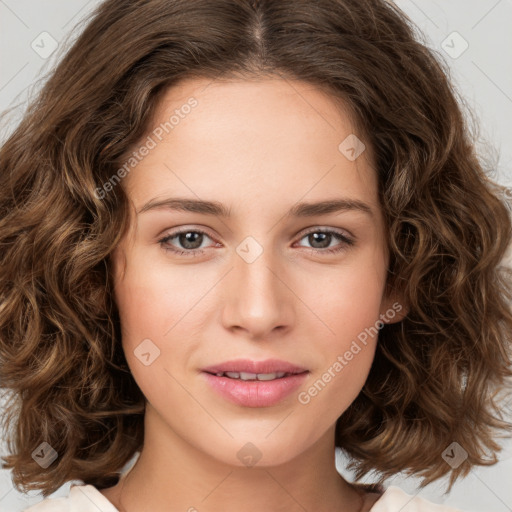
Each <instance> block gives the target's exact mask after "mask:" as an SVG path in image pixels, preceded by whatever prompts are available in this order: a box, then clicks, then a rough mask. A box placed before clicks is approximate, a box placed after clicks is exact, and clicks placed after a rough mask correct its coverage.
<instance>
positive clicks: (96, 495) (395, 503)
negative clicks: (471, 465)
mask: <svg viewBox="0 0 512 512" xmlns="http://www.w3.org/2000/svg"><path fill="white" fill-rule="evenodd" d="M397 510H400V512H462V511H461V510H460V509H456V508H452V507H448V506H446V505H437V504H435V503H432V502H430V501H427V500H425V499H424V498H421V497H419V496H411V495H410V494H407V493H405V492H404V491H402V489H400V488H399V487H395V486H394V485H391V486H389V487H388V488H387V489H386V490H385V491H384V493H383V494H382V496H381V497H380V498H379V499H378V500H377V501H376V502H375V503H374V505H373V507H372V508H371V510H370V512H397ZM24 512H119V510H117V508H115V507H114V505H112V503H110V501H109V500H107V498H106V497H105V496H103V494H101V493H100V491H99V490H98V489H96V487H94V486H93V485H76V484H73V485H71V487H70V490H69V496H67V497H60V498H46V499H44V500H42V501H40V502H39V503H36V504H35V505H32V506H31V507H29V508H26V509H25V510H24Z"/></svg>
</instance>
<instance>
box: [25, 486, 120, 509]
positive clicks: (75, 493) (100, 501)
mask: <svg viewBox="0 0 512 512" xmlns="http://www.w3.org/2000/svg"><path fill="white" fill-rule="evenodd" d="M23 512H119V511H118V510H117V509H116V508H115V507H114V505H112V503H110V501H108V500H107V498H105V496H103V494H101V493H100V491H99V490H98V489H96V487H94V486H93V485H72V486H71V488H70V490H69V494H68V496H65V497H59V498H46V499H44V500H42V501H40V502H39V503H36V504H35V505H32V506H30V507H28V508H26V509H25V510H24V511H23Z"/></svg>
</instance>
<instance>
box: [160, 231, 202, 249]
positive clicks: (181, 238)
mask: <svg viewBox="0 0 512 512" xmlns="http://www.w3.org/2000/svg"><path fill="white" fill-rule="evenodd" d="M205 236H206V237H207V238H210V236H209V235H208V234H207V233H206V232H205V231H201V230H199V229H182V230H180V231H175V232H174V233H171V234H170V235H167V236H165V237H164V238H161V239H160V240H158V243H159V244H160V245H161V246H162V248H163V249H164V250H165V251H170V252H173V253H175V254H178V255H180V256H199V255H200V254H203V253H204V251H203V249H201V248H200V247H201V245H202V242H203V240H204V237H205ZM175 238H176V239H177V242H178V243H179V244H181V245H182V247H183V248H184V249H186V250H184V251H183V250H180V249H179V248H175V247H174V246H173V245H172V244H169V242H170V241H171V240H174V239H175Z"/></svg>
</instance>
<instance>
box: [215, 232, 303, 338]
mask: <svg viewBox="0 0 512 512" xmlns="http://www.w3.org/2000/svg"><path fill="white" fill-rule="evenodd" d="M271 239H272V237H271V236H269V237H267V238H266V240H267V242H266V244H267V245H266V246H265V245H264V244H262V243H260V242H259V241H258V240H256V239H255V238H254V237H247V238H246V239H244V240H243V241H242V242H241V243H240V244H239V245H238V247H237V248H236V254H235V255H234V268H233V270H232V271H231V272H230V273H229V277H228V279H229V280H230V282H229V286H228V296H227V297H226V303H225V304H224V307H225V311H224V321H225V322H226V326H227V327H229V326H235V325H236V326H238V327H243V328H245V329H247V330H249V331H253V332H252V334H254V335H256V334H257V335H265V333H269V332H270V331H271V330H272V329H273V328H274V327H276V326H283V325H287V324H289V322H290V321H291V316H290V311H291V304H290V303H289V301H290V295H293V294H290V293H289V292H287V287H286V286H285V284H284V282H282V281H281V280H283V281H284V280H285V279H286V277H285V275H284V271H283V268H284V267H283V265H282V262H280V261H278V258H277V257H276V251H274V250H273V248H272V247H271V246H269V245H268V244H270V242H269V240H271Z"/></svg>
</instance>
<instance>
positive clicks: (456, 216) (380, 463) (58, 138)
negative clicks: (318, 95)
mask: <svg viewBox="0 0 512 512" xmlns="http://www.w3.org/2000/svg"><path fill="white" fill-rule="evenodd" d="M415 28H416V27H415V25H414V24H413V23H412V21H411V20H410V19H409V18H408V17H407V16H406V15H405V14H404V13H403V12H402V11H400V10H399V9H398V7H396V6H395V5H394V4H393V3H391V2H387V1H385V0H280V1H279V2H276V1H274V0H260V1H250V0H172V1H164V0H144V1H141V0H138V1H135V0H107V1H105V2H103V3H102V4H100V5H99V6H98V8H97V9H96V10H95V11H94V13H93V14H92V18H91V19H88V20H87V24H86V26H85V29H84V30H83V31H82V32H81V33H80V35H79V36H78V37H77V38H76V40H75V42H74V43H73V45H72V46H71V47H70V48H69V49H68V50H66V54H65V55H64V58H63V59H62V60H61V61H60V63H59V64H58V65H57V66H56V67H55V69H54V70H53V71H52V73H51V75H50V77H49V78H48V80H47V82H46V83H45V84H44V87H43V88H42V89H41V91H40V92H39V93H38V95H37V97H36V98H35V100H34V101H32V102H30V104H29V105H28V107H27V109H26V112H25V115H24V117H23V119H22V120H21V121H20V122H19V124H18V125H17V127H16V128H15V129H14V130H13V132H12V133H11V134H10V136H9V137H8V138H7V139H6V141H5V142H4V144H3V146H2V148H1V150H0V217H1V218H0V247H1V252H0V382H1V384H2V387H3V388H4V389H5V390H6V391H8V393H6V396H8V397H9V401H8V403H7V404H6V407H5V412H4V416H3V427H4V429H5V431H6V432H8V438H7V442H8V449H9V452H10V454H9V455H7V456H4V457H2V460H3V462H4V465H3V468H4V469H12V478H13V483H14V485H15V486H16V488H18V489H19V490H22V492H25V491H26V490H37V489H40V490H42V494H43V496H44V497H46V496H48V495H50V494H52V493H53V492H55V491H56V490H57V489H58V488H59V487H60V486H62V485H63V484H64V483H66V482H67V481H69V480H73V479H80V480H83V481H84V482H85V484H92V485H94V486H96V487H97V488H100V489H101V488H105V487H109V486H111V485H114V484H115V483H116V482H117V480H118V478H119V476H120V471H121V468H122V467H123V466H124V465H125V464H126V463H127V462H128V461H129V460H130V459H131V458H132V456H133V455H134V454H135V452H136V451H139V450H140V449H141V448H142V445H143V436H144V411H145V397H144V395H143V394H142V392H141V390H140V389H139V387H138V386H137V384H136V383H135V381H134V379H133V377H132V375H131V372H130V370H129V367H128V365H127V362H126V359H125V357H124V354H123V350H122V345H121V330H120V318H119V313H118V310H117V307H116V304H115V302H114V300H113V293H112V292H113V286H114V283H113V280H112V266H111V259H110V255H111V253H112V251H113V250H114V248H115V247H116V246H117V245H118V243H119V242H120V240H121V238H122V237H123V236H124V234H125V233H126V232H127V229H128V226H129V213H130V211H129V210H130V206H129V201H128V198H127V196H126V194H125V192H124V191H123V188H122V187H114V188H112V190H110V191H109V193H107V194H105V195H104V197H102V198H100V197H98V194H97V187H98V186H99V185H100V184H102V183H106V182H108V181H109V180H111V177H112V176H113V175H114V174H115V172H116V171H117V170H118V169H119V168H120V166H121V165H122V164H123V163H124V162H125V161H126V160H124V159H126V155H128V154H129V152H130V150H131V149H132V148H133V147H135V145H136V144H137V142H138V141H140V140H141V137H143V136H144V135H145V134H147V130H148V126H149V124H150V121H151V118H152V115H153V114H154V113H155V109H156V108H157V106H158V104H159V100H160V99H161V98H162V95H163V94H164V93H165V92H166V91H167V90H168V89H169V87H172V86H173V85H175V84H176V83H177V82H178V81H180V80H183V79H186V78H194V77H195V78H211V79H212V80H215V79H219V80H220V79H230V78H234V77H239V78H242V79H247V80H249V79H251V78H252V77H254V78H258V77H263V76H265V77H276V78H281V79H285V80H300V81H303V82H307V83H310V84H314V85H316V86H318V88H319V89H321V90H324V91H326V92H327V93H328V94H329V95H330V97H331V98H332V99H333V100H334V101H336V102H338V103H337V104H339V105H340V107H341V105H344V106H346V107H347V109H348V110H349V111H350V113H351V114H352V115H353V118H354V122H355V123H356V127H357V130H358V131H357V132H356V133H357V134H358V137H359V138H360V139H362V140H364V141H365V142H367V143H368V145H369V146H370V147H371V148H372V153H373V154H374V155H375V172H377V175H378V193H379V201H380V205H381V208H382V212H383V216H384V219H385V224H386V239H387V244H388V247H389V250H390V260H389V266H388V274H387V281H386V293H390V294H391V293H396V294H398V295H397V296H400V297H402V298H403V302H404V304H406V305H407V309H408V313H407V315H406V317H405V318H404V319H403V320H402V321H400V322H396V323H393V324H386V325H384V326H382V327H381V329H380V331H379V338H378V344H377V348H376V352H375V357H374V360H373V364H372V367H371V370H370V373H369V376H368V378H367V381H366V383H365V385H364V387H363V389H362V390H361V392H360V393H359V395H358V396H357V398H356V399H355V400H354V402H353V403H352V404H351V405H350V406H349V408H348V409H347V410H346V411H345V412H344V413H343V414H342V416H341V417H340V418H339V419H338V420H337V423H336V431H335V444H336V447H339V448H340V449H341V450H342V451H343V453H344V454H346V455H347V456H348V457H349V458H350V464H349V465H348V468H349V469H354V470H355V477H356V479H357V480H359V479H360V478H361V477H363V476H364V475H366V474H368V473H370V472H372V471H374V472H376V473H377V474H378V475H379V478H380V480H379V482H383V481H384V479H385V478H387V477H390V476H392V475H394V474H396V473H398V472H402V471H405V472H407V473H408V474H411V475H417V476H420V477H421V478H422V482H421V486H422V487H423V486H425V485H427V484H428V483H430V482H432V481H434V480H436V479H438V478H441V477H443V476H445V475H448V474H449V475H450V484H449V489H451V487H452V485H453V483H454V481H455V480H456V479H457V478H458V477H459V476H465V475H466V474H467V473H468V472H469V471H470V470H471V468H472V467H473V466H474V465H490V464H495V463H496V461H497V458H496V452H498V451H500V449H501V447H500V446H499V445H498V444H497V442H496V441H495V437H498V436H501V437H504V433H507V434H508V432H509V431H510V429H511V427H512V425H511V424H510V423H508V422H507V421H505V419H504V418H503V415H502V413H501V412H500V404H499V401H498V397H499V396H500V394H502V393H503V392H504V391H505V390H506V389H507V380H508V379H509V378H510V377H511V375H512V371H511V352H510V348H511V333H512V312H511V310H510V301H511V300H512V290H511V288H512V285H511V278H510V274H511V272H510V270H509V269H508V268H506V267H505V266H504V265H502V260H503V257H504V255H505V252H506V249H507V247H508V246H509V244H510V242H511V238H512V223H511V216H510V212H509V209H508V206H507V203H506V199H505V195H504V194H503V187H500V185H498V184H497V183H495V182H494V181H493V180H492V179H490V172H491V169H486V167H485V164H484V163H483V158H480V157H479V156H478V155H477V152H476V150H475V140H476V135H474V134H473V136H472V135H471V133H470V128H471V127H470V126H469V124H468V122H467V119H466V118H465V117H464V115H463V112H462V105H465V103H464V100H463V98H462V97H460V96H459V94H458V93H457V91H456V90H454V88H453V86H452V85H451V83H450V81H449V75H450V73H449V68H448V66H447V64H446V63H445V62H444V60H443V59H441V58H438V57H436V55H435V54H434V53H433V52H432V51H431V50H429V49H428V48H427V45H426V44H425V43H423V42H422V41H421V40H420V37H419V36H420V34H419V33H418V34H415ZM458 102H460V103H458ZM502 434H503V435H502ZM454 441H455V442H457V443H459V445H460V446H461V447H462V448H463V449H464V450H465V451H466V452H467V459H466V460H465V461H464V462H463V463H462V464H460V465H459V466H457V467H452V466H451V465H450V464H448V463H447V462H445V460H444V459H443V457H442V452H443V450H445V449H446V448H447V447H448V446H449V445H450V444H451V443H452V442H454ZM42 443H48V445H50V447H51V448H53V450H55V452H56V453H54V452H51V453H54V456H56V458H55V461H54V462H53V460H52V461H51V463H50V464H48V463H47V464H40V463H39V462H38V461H37V457H36V456H35V454H36V453H42V452H41V448H42V447H43V448H44V450H45V451H46V452H48V449H49V448H48V446H47V445H45V444H44V445H42ZM51 459H53V457H51ZM47 462H48V461H47Z"/></svg>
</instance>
